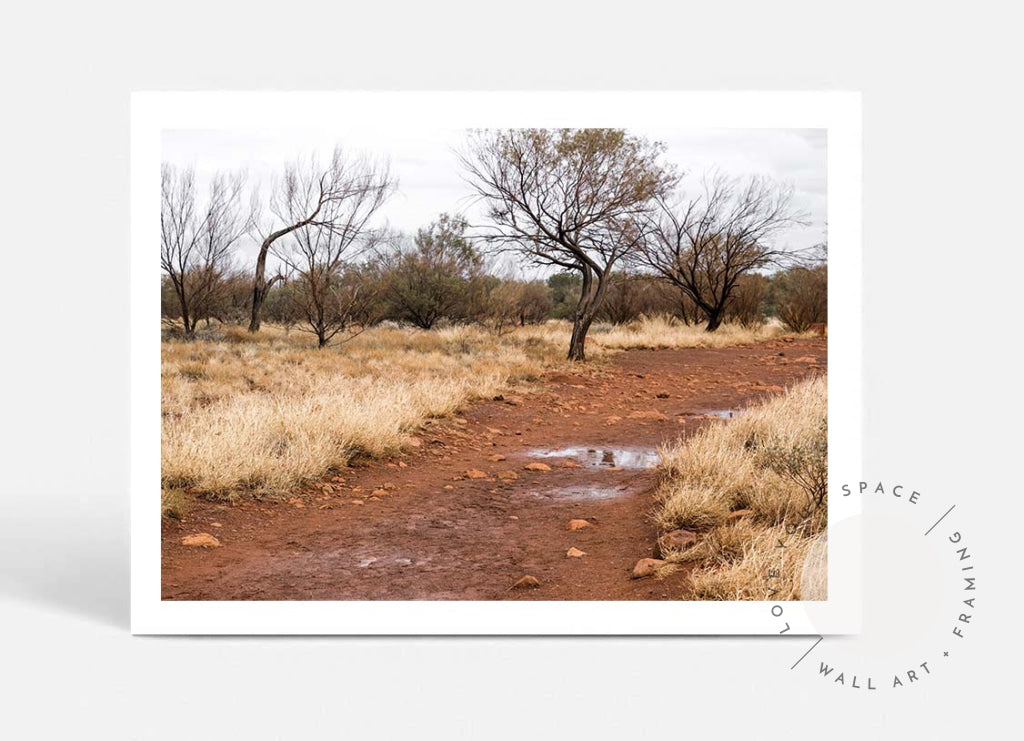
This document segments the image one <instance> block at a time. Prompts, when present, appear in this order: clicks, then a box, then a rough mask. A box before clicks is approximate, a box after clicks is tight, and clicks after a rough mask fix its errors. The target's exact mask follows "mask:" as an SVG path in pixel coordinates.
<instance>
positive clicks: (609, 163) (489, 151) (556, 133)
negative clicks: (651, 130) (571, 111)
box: [460, 129, 678, 360]
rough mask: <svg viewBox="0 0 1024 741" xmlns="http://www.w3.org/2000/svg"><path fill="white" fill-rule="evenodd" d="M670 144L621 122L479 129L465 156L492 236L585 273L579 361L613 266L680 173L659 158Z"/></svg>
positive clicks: (578, 316) (576, 350)
mask: <svg viewBox="0 0 1024 741" xmlns="http://www.w3.org/2000/svg"><path fill="white" fill-rule="evenodd" d="M663 151H664V147H663V146H662V145H660V144H657V143H654V144H652V143H650V142H648V141H647V140H645V139H643V138H639V137H635V136H630V135H628V134H627V133H626V132H625V131H622V130H619V129H560V130H547V129H509V130H504V131H493V130H488V131H478V132H474V134H472V135H471V136H470V138H469V142H468V146H467V149H466V151H465V152H463V153H462V154H461V155H460V159H461V161H462V164H463V166H464V167H465V169H466V172H467V174H468V178H467V179H468V182H469V183H470V184H471V185H472V186H473V187H474V188H475V190H476V192H477V194H478V195H479V196H480V197H482V198H483V199H484V200H485V201H486V203H487V205H488V211H487V214H488V216H489V218H490V220H491V222H492V225H491V226H490V227H489V228H488V229H487V230H486V231H485V232H484V234H483V235H482V236H483V238H484V239H485V240H486V241H488V242H489V243H491V244H493V245H495V246H496V247H497V248H498V249H499V250H502V249H513V250H515V251H517V252H518V253H520V254H521V255H523V256H524V257H526V258H527V259H528V260H529V261H530V262H532V263H533V264H536V265H552V266H555V267H558V268H561V269H563V270H566V271H570V272H575V273H579V274H580V276H581V278H582V290H581V292H580V297H579V301H578V302H577V305H576V310H575V315H574V317H573V331H572V338H571V340H570V343H569V359H570V360H583V359H584V357H585V341H586V336H587V331H588V330H589V329H590V325H591V323H592V322H593V321H594V318H595V316H596V314H597V310H598V309H599V308H600V306H601V304H602V302H603V301H604V297H605V293H606V291H607V289H608V278H609V276H610V274H611V272H612V270H613V268H614V267H615V265H616V263H618V262H619V261H620V260H621V259H622V258H623V256H625V255H626V254H628V253H629V252H630V251H631V250H633V249H634V247H635V246H636V245H637V244H638V243H639V242H640V241H641V239H642V237H643V235H644V225H645V224H647V223H648V222H649V219H648V215H649V212H650V211H651V209H652V208H653V204H654V201H655V199H657V198H659V197H664V196H665V195H666V194H667V192H668V191H669V190H670V189H671V188H672V187H673V186H674V185H675V183H676V182H677V180H678V178H677V177H676V175H675V172H674V170H673V169H672V168H671V167H669V166H664V165H661V164H660V163H659V162H658V160H659V158H660V156H661V154H662V153H663Z"/></svg>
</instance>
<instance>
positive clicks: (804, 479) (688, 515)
mask: <svg viewBox="0 0 1024 741" xmlns="http://www.w3.org/2000/svg"><path fill="white" fill-rule="evenodd" d="M827 408H828V403H827V388H826V379H825V378H824V377H823V376H818V377H815V378H812V379H809V380H807V381H804V382H802V383H800V384H799V385H797V386H794V387H793V388H791V389H790V390H789V391H788V392H786V393H784V394H781V395H779V396H776V397H774V398H772V399H770V400H768V401H767V402H765V403H763V404H761V405H758V406H755V407H752V408H750V409H747V410H745V411H744V412H743V413H742V414H740V415H739V416H738V417H736V418H734V419H731V420H728V421H721V422H714V423H712V424H711V425H710V426H708V427H705V428H704V429H702V430H701V431H700V432H698V433H697V434H696V435H694V436H693V437H691V438H689V439H688V440H685V441H682V442H680V443H677V444H675V445H670V446H667V447H665V448H663V449H662V451H661V457H662V463H661V471H662V474H663V475H662V480H661V483H660V485H659V489H658V492H657V498H658V502H659V507H658V510H657V512H656V515H655V518H656V521H657V524H658V526H659V527H660V529H662V530H663V531H669V530H674V529H677V528H687V529H690V530H696V531H699V532H701V533H703V534H704V535H703V538H702V540H701V541H700V542H699V543H698V544H697V545H696V546H694V547H693V548H691V549H688V550H686V551H683V552H681V553H676V554H671V555H670V557H669V560H670V561H672V562H675V563H681V562H686V561H689V562H693V561H696V562H698V563H699V564H700V566H698V568H697V569H696V570H695V571H694V572H693V575H692V577H693V585H694V589H695V597H697V598H698V599H728V600H736V599H746V600H761V599H767V595H768V593H769V591H770V589H779V592H778V593H776V594H773V595H772V597H771V598H772V599H799V598H800V596H799V595H800V574H801V570H802V564H803V561H804V559H805V558H806V557H807V554H808V553H809V552H810V548H811V545H812V543H813V542H814V541H815V539H816V538H817V537H818V535H819V534H821V533H822V532H823V531H824V529H825V527H826V518H827V501H826V500H827V497H826V494H825V487H826V484H827V444H828V443H827V438H828V430H827V424H826V419H827ZM740 509H749V510H752V514H750V515H747V516H745V517H743V518H741V519H739V520H732V521H731V520H730V518H729V515H730V513H731V512H733V511H736V510H740ZM780 541H781V542H782V543H784V544H785V547H784V548H780V547H778V544H779V543H780ZM776 572H777V573H778V574H779V576H777V577H769V573H776Z"/></svg>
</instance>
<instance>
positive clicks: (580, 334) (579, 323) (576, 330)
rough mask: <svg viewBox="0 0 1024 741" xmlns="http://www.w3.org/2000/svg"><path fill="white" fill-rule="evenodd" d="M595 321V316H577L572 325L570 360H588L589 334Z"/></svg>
mask: <svg viewBox="0 0 1024 741" xmlns="http://www.w3.org/2000/svg"><path fill="white" fill-rule="evenodd" d="M593 321H594V317H593V316H587V315H583V316H577V317H576V319H575V321H574V322H573V324H572V339H570V340H569V360H572V361H578V362H583V361H584V360H586V359H587V358H586V342H587V332H588V331H589V330H590V325H591V323H592V322H593Z"/></svg>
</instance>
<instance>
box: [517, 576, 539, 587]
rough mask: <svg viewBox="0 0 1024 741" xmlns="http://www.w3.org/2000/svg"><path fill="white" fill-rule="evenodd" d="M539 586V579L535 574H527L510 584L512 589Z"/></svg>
mask: <svg viewBox="0 0 1024 741" xmlns="http://www.w3.org/2000/svg"><path fill="white" fill-rule="evenodd" d="M539 586H540V581H539V580H538V579H537V577H536V576H531V575H530V574H527V575H526V576H524V577H523V578H522V579H520V580H519V581H517V582H516V583H515V584H513V585H512V588H513V589H536V588H537V587H539Z"/></svg>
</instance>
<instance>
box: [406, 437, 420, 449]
mask: <svg viewBox="0 0 1024 741" xmlns="http://www.w3.org/2000/svg"><path fill="white" fill-rule="evenodd" d="M408 442H409V447H410V448H419V447H422V445H423V441H422V440H420V439H419V438H418V437H410V438H409V441H408Z"/></svg>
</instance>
